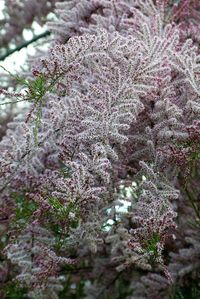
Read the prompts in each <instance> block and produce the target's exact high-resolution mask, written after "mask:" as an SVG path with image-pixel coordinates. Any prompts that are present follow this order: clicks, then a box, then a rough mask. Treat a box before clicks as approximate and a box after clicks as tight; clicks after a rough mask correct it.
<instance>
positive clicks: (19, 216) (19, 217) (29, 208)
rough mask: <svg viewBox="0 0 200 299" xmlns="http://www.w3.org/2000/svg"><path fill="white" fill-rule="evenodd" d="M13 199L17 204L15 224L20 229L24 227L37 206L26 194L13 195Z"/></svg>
mask: <svg viewBox="0 0 200 299" xmlns="http://www.w3.org/2000/svg"><path fill="white" fill-rule="evenodd" d="M12 197H13V199H14V200H15V202H16V209H15V219H14V223H15V224H17V225H18V226H19V227H24V226H25V225H26V224H27V223H28V221H29V219H30V218H31V216H32V214H33V212H34V211H35V210H36V209H37V205H36V204H35V203H34V202H33V201H31V200H29V199H27V198H26V196H25V194H18V193H13V194H12Z"/></svg>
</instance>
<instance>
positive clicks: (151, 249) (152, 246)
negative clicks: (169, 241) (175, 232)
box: [144, 233, 160, 257]
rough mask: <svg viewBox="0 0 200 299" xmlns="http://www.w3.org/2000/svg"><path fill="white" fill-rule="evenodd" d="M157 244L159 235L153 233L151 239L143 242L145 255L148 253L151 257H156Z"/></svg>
mask: <svg viewBox="0 0 200 299" xmlns="http://www.w3.org/2000/svg"><path fill="white" fill-rule="evenodd" d="M159 242H160V235H159V234H157V233H154V234H153V236H152V238H151V239H149V240H145V242H144V249H145V250H146V252H147V253H150V254H151V255H152V256H153V257H157V255H158V248H157V245H158V243H159Z"/></svg>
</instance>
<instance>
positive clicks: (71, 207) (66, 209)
mask: <svg viewBox="0 0 200 299" xmlns="http://www.w3.org/2000/svg"><path fill="white" fill-rule="evenodd" d="M48 201H49V204H50V205H51V206H52V207H53V209H54V210H55V211H56V216H57V217H58V219H59V220H65V219H66V218H70V217H69V214H70V213H73V215H74V217H73V218H74V220H75V219H76V220H78V219H79V214H80V212H79V208H78V206H77V205H76V203H74V202H72V201H71V202H69V204H68V205H67V206H64V205H63V204H62V203H61V202H60V201H59V200H58V199H57V198H55V197H49V198H48ZM72 224H73V221H72Z"/></svg>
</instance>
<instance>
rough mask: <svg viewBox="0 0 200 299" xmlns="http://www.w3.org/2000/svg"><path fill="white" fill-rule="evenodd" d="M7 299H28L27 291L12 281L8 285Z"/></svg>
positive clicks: (6, 289) (5, 292)
mask: <svg viewBox="0 0 200 299" xmlns="http://www.w3.org/2000/svg"><path fill="white" fill-rule="evenodd" d="M4 294H5V299H27V298H28V297H27V295H26V289H25V288H22V287H20V286H19V283H18V282H16V281H11V282H9V283H7V284H6V287H5V290H4Z"/></svg>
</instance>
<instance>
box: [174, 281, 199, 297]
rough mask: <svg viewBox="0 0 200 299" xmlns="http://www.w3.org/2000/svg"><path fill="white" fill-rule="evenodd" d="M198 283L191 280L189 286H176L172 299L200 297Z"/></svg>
mask: <svg viewBox="0 0 200 299" xmlns="http://www.w3.org/2000/svg"><path fill="white" fill-rule="evenodd" d="M197 284H198V283H195V282H191V284H190V285H189V286H188V287H184V288H180V287H177V288H175V291H174V294H173V296H172V297H171V298H172V299H199V298H200V287H199V286H198V285H197Z"/></svg>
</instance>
